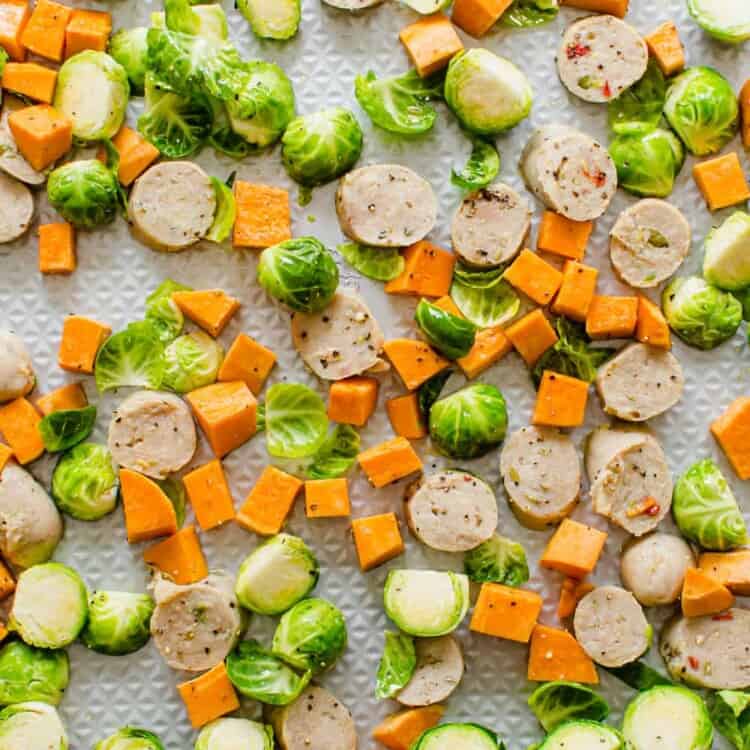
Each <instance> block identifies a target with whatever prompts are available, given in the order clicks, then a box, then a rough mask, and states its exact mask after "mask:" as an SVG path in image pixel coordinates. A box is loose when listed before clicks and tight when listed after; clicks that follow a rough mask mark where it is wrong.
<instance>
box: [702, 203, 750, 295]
mask: <svg viewBox="0 0 750 750" xmlns="http://www.w3.org/2000/svg"><path fill="white" fill-rule="evenodd" d="M703 276H704V278H705V279H706V281H707V282H708V283H709V284H713V285H714V286H718V287H719V289H727V290H729V291H732V292H736V291H739V290H740V289H744V288H745V287H748V286H750V214H747V213H745V212H744V211H735V212H734V213H733V214H732V215H731V216H730V217H729V218H727V219H725V220H724V221H723V222H722V223H721V224H720V225H719V226H718V227H716V229H713V230H711V232H709V234H708V236H707V237H706V244H705V255H704V256H703Z"/></svg>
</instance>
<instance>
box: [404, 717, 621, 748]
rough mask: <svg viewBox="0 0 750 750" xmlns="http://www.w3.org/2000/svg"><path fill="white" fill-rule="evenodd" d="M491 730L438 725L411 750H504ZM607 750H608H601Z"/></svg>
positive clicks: (476, 725) (477, 726) (422, 736)
mask: <svg viewBox="0 0 750 750" xmlns="http://www.w3.org/2000/svg"><path fill="white" fill-rule="evenodd" d="M504 748H505V745H503V743H502V742H500V739H499V738H498V736H497V735H496V734H495V733H494V732H493V731H492V730H491V729H486V728H485V727H482V726H480V725H479V724H457V723H456V724H439V725H438V726H436V727H433V728H432V729H428V730H427V731H426V732H424V733H423V734H422V735H421V736H420V737H419V739H418V740H417V741H416V742H415V743H414V745H413V746H412V750H504ZM602 750H609V748H602Z"/></svg>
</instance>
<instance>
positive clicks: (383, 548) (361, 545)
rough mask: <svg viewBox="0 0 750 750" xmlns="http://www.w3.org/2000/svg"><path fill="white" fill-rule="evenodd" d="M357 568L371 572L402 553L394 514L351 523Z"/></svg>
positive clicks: (356, 520)
mask: <svg viewBox="0 0 750 750" xmlns="http://www.w3.org/2000/svg"><path fill="white" fill-rule="evenodd" d="M352 534H353V535H354V546H355V547H356V548H357V557H358V558H359V567H360V568H362V570H363V571H368V570H372V569H373V568H377V567H378V565H382V564H383V563H385V562H388V560H392V559H393V558H394V557H398V555H400V554H401V553H402V552H403V551H404V540H403V537H402V536H401V531H400V529H399V527H398V518H396V514H395V513H383V514H381V515H378V516H369V517H367V518H355V519H354V520H353V521H352Z"/></svg>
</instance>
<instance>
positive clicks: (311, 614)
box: [273, 599, 347, 673]
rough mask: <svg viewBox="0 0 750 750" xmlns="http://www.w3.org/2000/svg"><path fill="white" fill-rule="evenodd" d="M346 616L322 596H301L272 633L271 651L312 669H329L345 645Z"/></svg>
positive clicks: (313, 670)
mask: <svg viewBox="0 0 750 750" xmlns="http://www.w3.org/2000/svg"><path fill="white" fill-rule="evenodd" d="M346 641H347V633H346V620H344V615H343V614H342V613H341V611H340V610H339V609H338V608H337V607H335V606H334V605H333V604H331V603H330V602H327V601H326V600H325V599H303V600H302V601H301V602H298V603H297V604H295V605H294V606H293V607H292V608H291V609H290V610H288V611H287V612H285V613H284V614H283V615H282V617H281V620H279V625H278V627H277V628H276V632H275V633H274V635H273V653H274V654H275V655H276V656H278V657H280V658H281V659H283V660H284V661H285V662H287V663H288V664H291V665H292V666H293V667H296V668H297V669H301V670H309V671H311V672H313V673H318V672H323V671H325V670H326V669H330V668H331V667H332V666H333V665H334V663H335V662H336V660H337V659H338V658H339V657H340V656H341V654H342V653H343V652H344V649H345V648H346Z"/></svg>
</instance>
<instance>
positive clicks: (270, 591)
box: [234, 534, 320, 615]
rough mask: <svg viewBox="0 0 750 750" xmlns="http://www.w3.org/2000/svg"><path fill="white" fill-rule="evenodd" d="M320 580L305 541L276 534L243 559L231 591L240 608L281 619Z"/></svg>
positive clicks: (287, 535)
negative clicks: (235, 595) (278, 616)
mask: <svg viewBox="0 0 750 750" xmlns="http://www.w3.org/2000/svg"><path fill="white" fill-rule="evenodd" d="M319 576H320V568H319V566H318V561H317V559H316V558H315V555H314V554H313V552H312V550H311V549H310V548H309V547H308V546H307V545H306V544H305V543H304V541H302V539H300V538H299V537H296V536H292V535H291V534H277V535H276V536H274V537H271V538H270V539H269V540H268V541H266V542H264V543H263V544H261V545H260V546H259V547H257V548H256V549H255V550H253V551H252V552H251V553H250V554H249V555H248V556H247V557H246V558H245V559H244V561H243V563H242V565H240V569H239V571H238V572H237V582H236V583H235V586H234V591H235V593H236V594H237V601H238V602H239V603H240V604H241V605H242V606H243V607H245V608H247V609H249V610H252V611H253V612H257V613H258V614H260V615H280V614H282V612H286V611H287V610H288V609H289V608H290V607H293V606H294V605H295V604H296V603H297V602H298V601H300V600H301V599H304V597H306V596H307V595H308V594H309V593H310V592H311V591H312V590H313V589H314V588H315V586H316V584H317V583H318V577H319Z"/></svg>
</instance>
